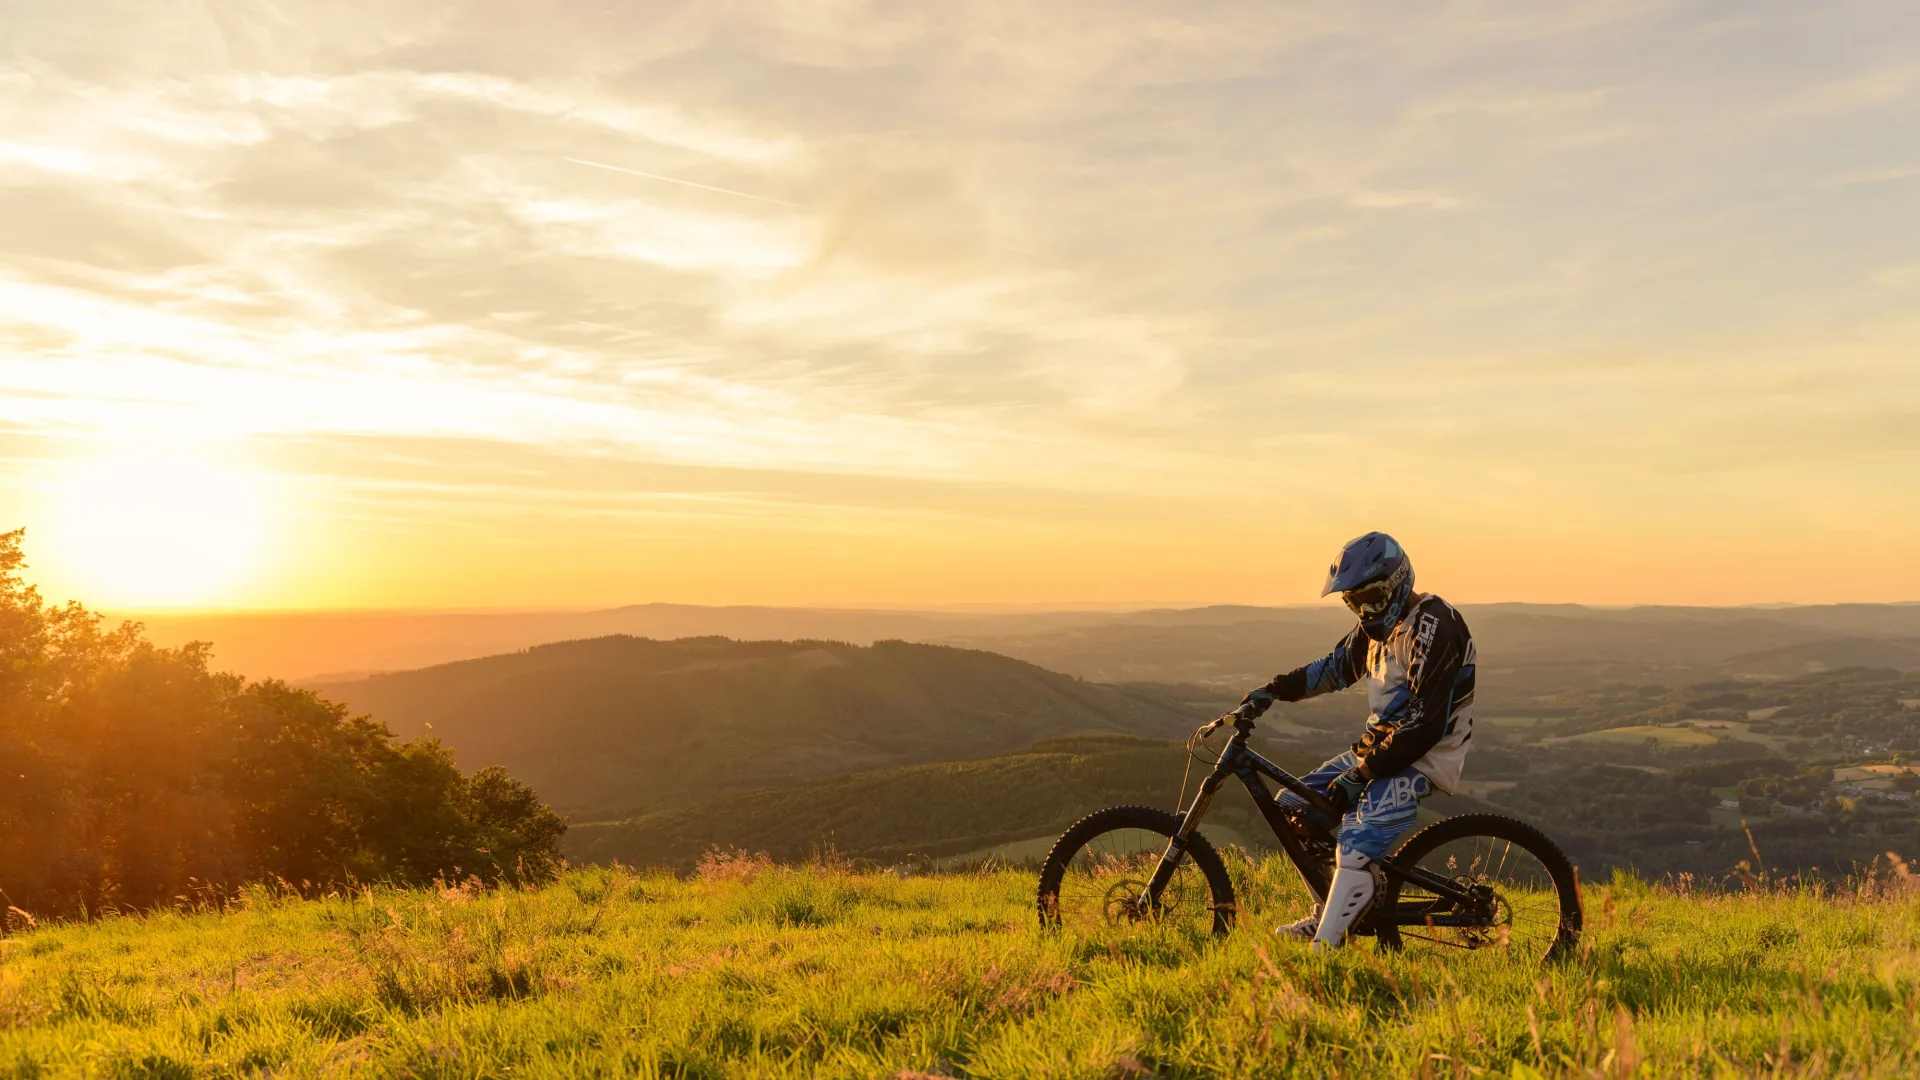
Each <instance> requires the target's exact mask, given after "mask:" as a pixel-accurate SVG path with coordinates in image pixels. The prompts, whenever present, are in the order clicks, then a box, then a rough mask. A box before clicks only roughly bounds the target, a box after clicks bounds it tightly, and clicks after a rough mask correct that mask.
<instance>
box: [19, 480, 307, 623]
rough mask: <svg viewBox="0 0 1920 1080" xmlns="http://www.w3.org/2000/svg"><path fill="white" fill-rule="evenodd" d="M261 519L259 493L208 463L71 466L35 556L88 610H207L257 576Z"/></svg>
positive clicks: (254, 484)
mask: <svg viewBox="0 0 1920 1080" xmlns="http://www.w3.org/2000/svg"><path fill="white" fill-rule="evenodd" d="M268 517H269V515H268V512H267V509H266V503H265V491H264V487H263V485H261V484H260V483H259V482H258V480H257V479H256V478H255V477H254V476H252V475H251V474H249V473H247V472H245V471H243V470H240V469H236V468H234V467H232V466H230V465H227V464H225V463H222V462H220V461H218V460H215V459H214V458H213V457H211V456H210V455H207V454H204V453H190V452H157V453H144V454H140V453H134V452H131V451H122V452H119V453H115V454H113V455H111V456H108V457H105V458H101V459H98V460H94V461H89V462H85V463H81V464H77V465H75V466H74V467H73V472H72V474H71V475H70V476H69V477H67V478H66V479H65V480H64V482H63V483H61V485H60V486H59V489H58V490H57V491H56V492H55V493H54V505H53V507H52V508H51V513H50V514H49V517H48V528H47V533H48V537H47V539H48V540H49V543H48V544H47V545H46V547H45V549H44V550H46V551H47V552H48V553H49V556H48V559H47V562H48V563H49V569H50V570H52V571H54V572H55V573H57V574H58V576H59V577H60V578H61V579H62V580H64V581H68V582H71V583H72V586H73V587H74V588H76V589H79V590H82V591H84V594H85V595H86V596H87V597H89V598H90V599H96V601H97V602H105V603H108V604H113V605H119V606H127V607H191V606H197V605H204V604H212V603H218V602H220V601H221V600H223V599H224V598H225V596H226V594H227V593H228V591H229V590H231V589H233V588H235V587H236V586H239V585H242V584H244V583H245V582H246V581H247V579H248V578H249V577H251V576H252V575H253V574H254V573H256V572H257V571H258V570H259V569H260V566H261V562H262V555H263V549H264V546H265V545H264V542H265V539H266V535H265V534H266V531H267V525H268Z"/></svg>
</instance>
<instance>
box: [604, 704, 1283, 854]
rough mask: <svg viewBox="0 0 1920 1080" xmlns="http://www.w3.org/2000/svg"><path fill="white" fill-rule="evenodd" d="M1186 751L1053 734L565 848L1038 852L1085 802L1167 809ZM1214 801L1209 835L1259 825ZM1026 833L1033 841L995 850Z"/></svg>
mask: <svg viewBox="0 0 1920 1080" xmlns="http://www.w3.org/2000/svg"><path fill="white" fill-rule="evenodd" d="M1185 761H1186V750H1185V747H1184V746H1183V745H1182V744H1180V743H1175V742H1162V741H1159V740H1152V739H1136V738H1128V737H1125V736H1076V737H1071V738H1064V739H1052V740H1048V741H1046V742H1042V743H1039V744H1037V745H1034V746H1031V747H1028V748H1026V749H1024V750H1017V751H1014V752H1013V753H1009V754H998V755H994V756H992V757H985V758H976V759H973V760H969V761H946V762H939V763H935V764H926V765H903V766H897V767H895V768H891V769H880V770H874V771H871V772H861V773H854V774H852V775H850V776H841V777H836V778H834V779H832V780H822V781H817V782H814V783H809V784H795V785H793V786H791V787H783V788H775V789H771V790H763V791H751V792H741V793H737V794H734V795H729V796H725V797H722V798H719V799H713V800H709V801H706V802H702V803H699V804H696V805H694V806H690V807H685V808H682V809H677V810H662V811H656V812H654V813H650V814H642V815H640V816H638V817H636V818H633V819H631V820H629V821H624V822H617V823H606V824H600V825H591V824H590V825H586V826H583V827H576V828H575V829H574V830H573V831H572V832H571V833H570V834H569V836H568V841H567V845H566V850H567V854H568V857H570V858H572V859H574V860H576V861H590V862H615V861H618V862H622V863H626V864H627V865H629V866H669V867H673V868H675V869H680V870H685V869H689V868H691V867H692V866H693V864H694V863H695V862H696V861H697V860H698V859H699V858H700V856H701V855H702V854H704V853H705V852H707V851H709V850H711V849H714V848H721V849H728V848H738V849H741V850H745V851H750V852H759V853H765V854H768V855H771V856H772V857H773V858H776V859H782V860H789V861H794V860H803V859H806V858H808V857H809V856H810V855H812V854H813V853H815V852H816V851H819V850H823V849H826V848H829V847H830V848H831V849H832V850H834V851H837V852H839V853H841V854H843V855H847V856H851V857H857V858H861V859H871V860H878V861H883V862H887V863H895V862H902V861H906V862H924V861H926V860H928V859H936V860H937V859H939V858H941V857H953V856H962V855H985V854H987V853H989V852H996V849H999V850H998V853H1000V854H1003V855H1005V854H1009V853H1012V854H1017V855H1019V856H1025V857H1031V858H1035V859H1037V858H1038V856H1039V855H1040V854H1044V845H1045V844H1047V843H1050V842H1051V841H1052V839H1053V837H1054V836H1056V835H1058V834H1059V832H1060V831H1061V830H1062V829H1064V828H1065V827H1066V826H1067V825H1069V824H1071V823H1072V822H1073V821H1075V820H1077V819H1078V818H1080V817H1081V816H1082V815H1084V814H1086V813H1088V812H1089V811H1091V810H1095V809H1098V808H1100V807H1103V806H1112V805H1116V804H1120V803H1137V804H1145V805H1149V806H1164V807H1169V808H1171V807H1172V806H1173V805H1174V801H1175V798H1176V796H1178V795H1179V792H1180V780H1181V775H1182V766H1183V765H1184V763H1185ZM1287 764H1290V765H1294V766H1296V767H1297V766H1298V765H1300V764H1301V763H1300V762H1287ZM1201 769H1204V766H1201V765H1196V770H1201ZM1201 775H1204V772H1202V773H1201ZM1194 782H1195V784H1197V783H1198V779H1197V777H1196V779H1195V781H1194ZM1215 806H1216V809H1215V810H1214V812H1213V813H1212V814H1211V815H1209V817H1208V819H1207V820H1208V824H1209V827H1210V830H1211V831H1212V833H1213V834H1214V836H1215V837H1216V839H1223V840H1231V841H1235V842H1241V843H1246V842H1248V841H1250V840H1252V839H1253V838H1255V837H1257V836H1258V835H1259V831H1260V830H1261V829H1263V828H1264V827H1265V826H1264V825H1262V824H1259V823H1258V819H1257V818H1256V817H1255V816H1254V815H1255V811H1254V809H1253V807H1252V805H1251V803H1250V802H1249V801H1248V800H1247V798H1246V797H1245V796H1244V795H1242V794H1241V793H1240V792H1239V791H1238V790H1234V791H1228V792H1225V793H1224V794H1223V795H1222V797H1221V798H1220V799H1219V800H1218V801H1217V802H1216V804H1215ZM1029 840H1038V841H1040V845H1039V846H1038V847H1037V848H1036V847H1035V845H1033V844H1026V845H1021V846H1020V847H1019V848H1018V849H1017V851H1013V852H1010V851H1008V850H1006V849H1000V846H1002V845H1010V844H1017V843H1018V842H1020V841H1029Z"/></svg>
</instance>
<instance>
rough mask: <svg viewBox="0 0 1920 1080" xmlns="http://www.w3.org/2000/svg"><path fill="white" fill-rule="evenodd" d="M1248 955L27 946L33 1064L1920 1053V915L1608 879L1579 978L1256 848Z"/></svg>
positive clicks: (332, 1065)
mask: <svg viewBox="0 0 1920 1080" xmlns="http://www.w3.org/2000/svg"><path fill="white" fill-rule="evenodd" d="M1234 872H1235V875H1236V877H1237V878H1238V880H1239V881H1240V884H1241V886H1242V893H1243V897H1242V899H1243V902H1244V904H1245V907H1246V909H1247V910H1246V916H1245V917H1244V918H1243V921H1242V925H1241V928H1240V929H1239V930H1237V931H1236V932H1235V933H1234V934H1232V935H1231V936H1229V937H1227V938H1225V939H1223V940H1215V939H1211V938H1200V937H1190V936H1185V935H1182V934H1179V933H1174V932H1171V931H1167V930H1152V929H1148V930H1138V931H1132V932H1127V933H1100V934H1094V935H1089V936H1076V935H1049V934H1047V933H1043V932H1041V931H1039V930H1038V929H1036V927H1035V925H1034V919H1033V915H1032V911H1031V906H1030V905H1031V897H1032V891H1033V879H1032V877H1031V876H1030V875H1028V874H1024V873H1017V872H994V873H984V874H977V875H953V876H931V877H906V878H901V877H895V876H893V875H891V874H886V873H875V874H855V873H850V872H847V871H845V870H841V869H835V868H831V867H824V868H822V867H816V868H810V869H797V870H788V869H780V868H774V867H769V866H766V865H764V864H757V863H754V862H751V861H735V862H731V863H725V864H717V865H714V866H710V867H709V871H708V873H707V874H706V876H704V877H694V878H690V879H676V878H674V877H670V876H665V875H640V874H633V873H629V872H624V871H619V870H606V869H586V870H578V871H574V872H571V873H569V874H568V875H567V876H566V877H565V878H564V879H563V880H562V881H560V882H559V883H558V884H555V885H553V886H550V887H547V888H545V889H542V890H539V891H521V892H515V891H505V892H481V893H470V892H467V891H465V890H457V889H456V890H444V891H431V890H429V891H416V892H403V891H393V890H382V889H372V890H368V891H365V892H362V893H358V894H355V895H352V896H343V897H336V898H329V899H320V900H309V901H300V900H290V899H281V898H276V897H274V896H272V895H270V894H268V893H266V892H264V891H256V892H254V893H252V894H250V895H249V896H248V897H246V898H245V901H244V902H243V903H242V904H240V905H238V906H237V907H235V908H233V909H231V910H229V911H227V912H225V913H201V914H162V915H155V916H151V917H145V918H117V919H107V920H104V921H100V922H96V923H93V924H90V925H69V926H56V927H42V928H38V929H31V930H27V931H25V932H23V933H16V934H15V935H13V936H11V937H8V938H6V939H3V940H0V958H3V959H0V1076H9V1077H21V1078H24V1077H44V1076H66V1075H83V1074H84V1075H99V1076H116V1077H188V1076H239V1075H262V1076H264V1075H273V1076H309V1075H321V1074H363V1075H382V1076H388V1075H396V1076H418V1077H506V1076H531V1077H542V1076H647V1077H651V1076H682V1077H706V1076H793V1077H799V1076H843V1077H887V1076H905V1077H911V1076H913V1075H915V1074H916V1073H918V1074H934V1075H953V1076H992V1077H1144V1076H1176V1077H1214V1076H1219V1077H1229V1076H1233V1077H1238V1076H1247V1077H1261V1076H1326V1077H1332V1076H1366V1075H1387V1076H1468V1075H1493V1076H1500V1077H1529V1076H1533V1075H1535V1074H1536V1072H1537V1073H1538V1074H1541V1075H1549V1076H1551V1075H1574V1076H1593V1075H1599V1076H1643V1075H1644V1076H1681V1075H1684V1076H1695V1075H1698V1076H1722V1075H1768V1076H1774V1075H1860V1076H1866V1075H1875V1076H1886V1075H1898V1074H1906V1075H1912V1074H1914V1073H1915V1072H1916V1071H1920V1025H1916V1023H1915V1007H1916V1004H1920V899H1916V898H1915V896H1914V894H1912V893H1911V892H1910V891H1908V890H1906V889H1904V888H1892V887H1889V888H1888V889H1884V890H1879V891H1875V892H1871V893H1869V892H1866V891H1860V892H1856V893H1849V894H1846V895H1841V896H1821V895H1819V894H1816V893H1814V892H1812V891H1780V892H1774V893H1770V894H1766V895H1747V896H1702V895H1683V894H1678V893H1674V892H1671V891H1665V890H1659V889H1651V888H1648V887H1646V886H1643V885H1640V884H1638V883H1635V882H1633V881H1630V880H1629V881H1620V882H1617V883H1615V884H1613V885H1611V886H1601V887H1590V888H1589V889H1588V890H1587V896H1586V903H1587V913H1588V923H1589V927H1590V931H1589V933H1588V935H1587V937H1586V939H1585V945H1584V947H1583V948H1582V950H1581V951H1580V953H1579V955H1578V956H1577V957H1576V958H1574V960H1573V962H1570V963H1566V964H1562V965H1559V966H1557V967H1555V968H1553V969H1551V970H1536V969H1533V968H1531V967H1530V966H1528V965H1523V964H1519V963H1516V962H1515V961H1514V960H1512V959H1511V958H1510V957H1508V956H1506V955H1503V954H1501V953H1498V952H1487V953H1477V954H1464V953H1456V954H1450V955H1447V956H1444V957H1439V958H1432V957H1426V958H1416V957H1414V956H1412V955H1406V956H1383V955H1381V954H1379V953H1377V952H1376V951H1375V950H1374V948H1373V946H1372V945H1371V944H1370V943H1365V944H1361V945H1359V946H1356V947H1354V948H1351V949H1348V950H1346V951H1344V952H1341V953H1337V954H1333V955H1317V954H1312V953H1309V952H1308V951H1307V950H1306V949H1304V948H1301V947H1299V946H1297V945H1293V944H1289V943H1282V942H1279V941H1277V940H1275V939H1273V938H1272V937H1271V936H1270V935H1269V934H1267V933H1266V930H1265V928H1266V927H1267V926H1268V925H1269V924H1271V923H1272V922H1273V921H1275V920H1276V919H1277V918H1279V917H1280V916H1282V915H1290V914H1292V913H1294V911H1295V910H1296V909H1297V908H1298V906H1299V905H1300V903H1301V898H1300V896H1299V895H1298V892H1297V888H1298V887H1297V886H1295V885H1292V884H1291V882H1290V880H1289V878H1288V877H1287V876H1285V875H1290V874H1291V870H1290V869H1288V868H1286V867H1285V866H1284V865H1283V864H1279V863H1273V862H1252V861H1249V860H1246V859H1243V858H1240V859H1236V860H1235V865H1234Z"/></svg>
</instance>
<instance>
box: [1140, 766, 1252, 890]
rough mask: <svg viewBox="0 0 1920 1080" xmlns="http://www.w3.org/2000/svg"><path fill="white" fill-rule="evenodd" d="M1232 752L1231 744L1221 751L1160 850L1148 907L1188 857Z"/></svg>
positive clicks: (1150, 883)
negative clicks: (1194, 837)
mask: <svg viewBox="0 0 1920 1080" xmlns="http://www.w3.org/2000/svg"><path fill="white" fill-rule="evenodd" d="M1231 751H1232V748H1231V746H1229V748H1228V753H1227V754H1222V755H1221V758H1220V762H1219V763H1217V764H1215V765H1214V767H1213V771H1212V772H1210V773H1208V774H1207V778H1206V779H1204V780H1202V781H1200V790H1199V791H1198V792H1196V793H1194V796H1193V801H1192V802H1191V803H1188V804H1187V808H1186V810H1185V811H1184V812H1183V813H1181V815H1180V827H1179V828H1177V829H1175V830H1173V837H1172V838H1171V839H1169V840H1168V841H1167V850H1166V851H1164V852H1162V853H1161V855H1160V862H1159V863H1158V864H1157V865H1156V866H1155V867H1154V868H1153V876H1152V877H1150V878H1148V879H1147V894H1146V897H1145V899H1146V902H1147V904H1148V906H1149V907H1158V906H1159V905H1160V894H1161V893H1163V892H1165V891H1166V888H1167V886H1168V885H1169V884H1170V883H1172V881H1173V875H1174V874H1175V873H1176V872H1178V871H1179V869H1180V863H1181V861H1182V860H1184V859H1185V858H1186V857H1187V846H1188V845H1189V844H1190V843H1192V841H1193V834H1194V832H1195V830H1197V829H1199V828H1200V822H1201V821H1202V820H1203V819H1204V818H1205V817H1206V816H1207V811H1208V810H1209V809H1211V808H1212V806H1213V797H1214V795H1215V794H1216V793H1218V792H1219V790H1220V785H1221V784H1222V783H1224V782H1226V778H1227V771H1228V770H1227V766H1226V762H1227V760H1228V758H1229V757H1230V756H1231Z"/></svg>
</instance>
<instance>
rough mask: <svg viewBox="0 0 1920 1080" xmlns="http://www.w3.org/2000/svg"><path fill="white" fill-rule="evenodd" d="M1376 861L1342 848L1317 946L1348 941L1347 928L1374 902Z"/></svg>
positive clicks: (1330, 946)
mask: <svg viewBox="0 0 1920 1080" xmlns="http://www.w3.org/2000/svg"><path fill="white" fill-rule="evenodd" d="M1372 861H1373V860H1372V859H1369V858H1367V857H1366V856H1365V855H1363V854H1361V853H1360V852H1358V851H1351V850H1349V849H1347V848H1341V849H1340V857H1339V860H1338V862H1337V863H1336V865H1335V869H1334V871H1333V883H1332V884H1331V885H1328V886H1327V903H1326V906H1325V907H1323V908H1322V909H1321V911H1320V929H1319V930H1317V931H1315V933H1314V935H1313V947H1314V948H1316V949H1333V948H1338V947H1339V946H1340V945H1342V944H1344V943H1345V942H1346V940H1347V931H1348V930H1349V929H1350V928H1351V927H1352V926H1353V924H1354V922H1355V921H1356V920H1358V919H1359V918H1360V916H1361V915H1362V914H1363V913H1365V912H1366V910H1367V905H1368V904H1369V903H1371V902H1372V901H1373V871H1372V870H1369V869H1368V868H1367V864H1369V863H1371V862H1372Z"/></svg>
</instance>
